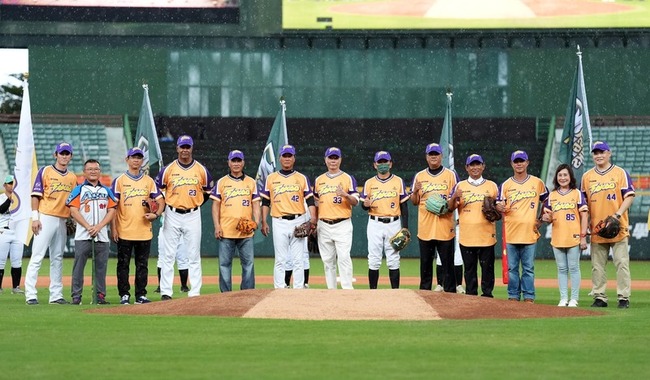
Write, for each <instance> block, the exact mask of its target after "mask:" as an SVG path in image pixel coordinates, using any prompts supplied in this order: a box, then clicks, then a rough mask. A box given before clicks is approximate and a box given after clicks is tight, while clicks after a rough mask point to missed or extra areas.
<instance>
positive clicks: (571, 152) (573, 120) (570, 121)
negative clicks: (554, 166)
mask: <svg viewBox="0 0 650 380" xmlns="http://www.w3.org/2000/svg"><path fill="white" fill-rule="evenodd" d="M577 55H578V64H577V66H576V71H575V75H574V76H573V86H571V96H570V97H569V104H568V105H567V110H566V117H565V119H564V129H563V131H562V139H561V140H560V154H559V157H558V159H559V161H560V162H561V163H564V164H570V165H571V167H572V168H573V171H574V174H575V177H576V179H577V180H578V183H580V179H581V178H582V174H583V173H584V172H585V160H586V158H587V157H589V151H590V147H591V124H590V122H589V108H588V107H587V93H586V92H585V78H584V75H583V72H582V52H580V47H579V46H578V52H577Z"/></svg>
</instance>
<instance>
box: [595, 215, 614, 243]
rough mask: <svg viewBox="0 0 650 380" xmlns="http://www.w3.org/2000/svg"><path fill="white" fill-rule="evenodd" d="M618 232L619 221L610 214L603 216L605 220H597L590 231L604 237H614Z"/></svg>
mask: <svg viewBox="0 0 650 380" xmlns="http://www.w3.org/2000/svg"><path fill="white" fill-rule="evenodd" d="M619 232H621V222H620V221H619V220H618V219H617V218H615V217H613V216H611V215H610V216H608V217H607V218H605V220H601V221H600V222H598V224H596V226H595V227H594V230H593V231H591V233H593V234H596V235H598V236H600V237H602V238H605V239H612V238H615V237H616V236H617V235H618V234H619Z"/></svg>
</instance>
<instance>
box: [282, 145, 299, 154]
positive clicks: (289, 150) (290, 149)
mask: <svg viewBox="0 0 650 380" xmlns="http://www.w3.org/2000/svg"><path fill="white" fill-rule="evenodd" d="M285 154H290V155H292V156H295V155H296V148H294V147H293V145H285V146H283V147H282V149H280V156H282V155H285Z"/></svg>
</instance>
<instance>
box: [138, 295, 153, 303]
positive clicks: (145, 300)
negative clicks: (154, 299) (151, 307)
mask: <svg viewBox="0 0 650 380" xmlns="http://www.w3.org/2000/svg"><path fill="white" fill-rule="evenodd" d="M150 302H151V300H150V299H149V298H147V297H145V296H140V297H138V299H136V300H135V304H136V305H142V304H143V303H150Z"/></svg>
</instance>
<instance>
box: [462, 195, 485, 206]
mask: <svg viewBox="0 0 650 380" xmlns="http://www.w3.org/2000/svg"><path fill="white" fill-rule="evenodd" d="M463 195H464V194H463ZM483 199H485V194H474V193H472V194H469V195H464V196H463V202H464V203H465V206H467V205H468V204H470V203H476V202H483Z"/></svg>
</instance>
